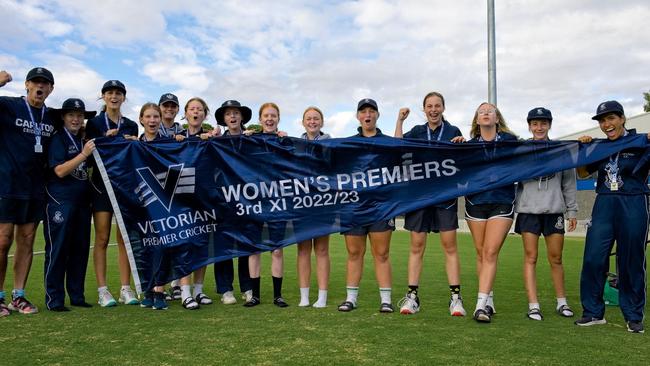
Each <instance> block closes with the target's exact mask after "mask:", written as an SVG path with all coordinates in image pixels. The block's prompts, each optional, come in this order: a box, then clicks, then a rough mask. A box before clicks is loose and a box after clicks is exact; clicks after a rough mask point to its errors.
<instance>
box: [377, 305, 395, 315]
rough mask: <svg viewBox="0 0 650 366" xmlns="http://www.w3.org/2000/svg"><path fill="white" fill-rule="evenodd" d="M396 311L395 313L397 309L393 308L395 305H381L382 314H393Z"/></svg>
mask: <svg viewBox="0 0 650 366" xmlns="http://www.w3.org/2000/svg"><path fill="white" fill-rule="evenodd" d="M394 311H395V309H394V308H393V304H389V303H387V302H383V303H381V305H379V312H380V313H392V312H394Z"/></svg>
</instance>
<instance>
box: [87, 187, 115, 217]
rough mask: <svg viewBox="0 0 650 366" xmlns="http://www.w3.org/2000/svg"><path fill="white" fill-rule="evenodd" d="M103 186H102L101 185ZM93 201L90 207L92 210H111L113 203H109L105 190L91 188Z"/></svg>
mask: <svg viewBox="0 0 650 366" xmlns="http://www.w3.org/2000/svg"><path fill="white" fill-rule="evenodd" d="M102 188H104V187H102ZM92 191H93V198H92V200H93V203H92V208H93V212H111V213H112V212H113V205H111V200H110V198H108V193H106V191H103V192H99V191H97V189H95V188H93V190H92Z"/></svg>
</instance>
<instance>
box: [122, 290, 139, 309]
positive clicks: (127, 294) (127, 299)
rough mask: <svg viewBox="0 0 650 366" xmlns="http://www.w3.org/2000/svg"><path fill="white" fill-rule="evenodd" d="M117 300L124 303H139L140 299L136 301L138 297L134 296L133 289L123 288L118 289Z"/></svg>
mask: <svg viewBox="0 0 650 366" xmlns="http://www.w3.org/2000/svg"><path fill="white" fill-rule="evenodd" d="M119 301H120V302H121V303H122V304H125V305H138V304H140V301H138V298H137V297H135V293H134V292H133V290H131V288H123V289H121V290H120V298H119Z"/></svg>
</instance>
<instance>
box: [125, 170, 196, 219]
mask: <svg viewBox="0 0 650 366" xmlns="http://www.w3.org/2000/svg"><path fill="white" fill-rule="evenodd" d="M137 172H138V175H140V178H142V182H141V183H140V184H139V185H138V187H137V188H136V189H135V193H136V194H137V195H138V198H139V199H140V202H142V206H143V207H146V206H149V205H150V204H152V203H153V202H156V201H158V202H160V204H161V205H162V206H163V207H164V208H165V210H167V212H170V211H171V207H172V202H173V201H174V196H175V195H176V194H181V193H194V186H195V177H196V172H195V169H194V168H189V167H188V168H185V164H174V165H170V166H169V167H168V168H167V171H166V172H163V173H159V174H154V173H153V172H152V171H151V168H149V167H144V168H138V169H137Z"/></svg>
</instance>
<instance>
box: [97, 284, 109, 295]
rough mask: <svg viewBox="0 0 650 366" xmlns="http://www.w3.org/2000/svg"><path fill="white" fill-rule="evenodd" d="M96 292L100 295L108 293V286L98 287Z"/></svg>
mask: <svg viewBox="0 0 650 366" xmlns="http://www.w3.org/2000/svg"><path fill="white" fill-rule="evenodd" d="M97 292H99V293H100V294H103V293H104V292H108V286H102V287H98V288H97Z"/></svg>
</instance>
